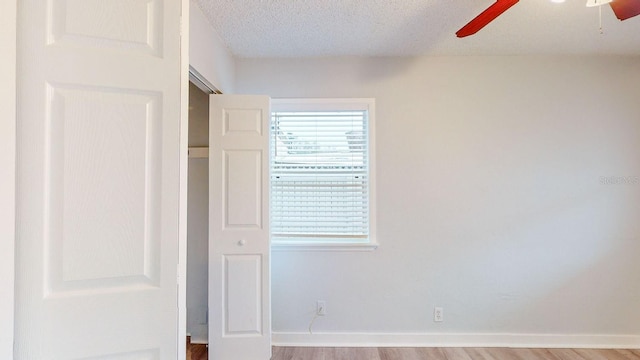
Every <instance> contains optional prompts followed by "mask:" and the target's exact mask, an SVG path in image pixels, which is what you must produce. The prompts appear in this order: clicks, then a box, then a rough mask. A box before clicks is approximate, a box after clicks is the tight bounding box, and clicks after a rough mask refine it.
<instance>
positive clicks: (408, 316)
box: [236, 56, 640, 347]
mask: <svg viewBox="0 0 640 360" xmlns="http://www.w3.org/2000/svg"><path fill="white" fill-rule="evenodd" d="M236 66H237V73H236V77H237V78H236V79H237V82H236V91H237V92H238V93H254V94H268V95H271V96H272V97H375V98H376V109H377V114H376V119H377V125H376V126H377V140H376V141H377V149H376V150H377V159H378V163H377V169H378V179H377V184H378V188H377V194H378V239H379V243H380V248H379V249H378V250H376V251H373V252H360V253H330V252H329V253H322V252H275V253H274V254H273V260H272V261H273V262H272V304H273V330H274V333H275V334H274V342H276V343H281V344H282V343H287V342H290V343H322V342H323V341H324V342H325V343H326V342H334V343H354V344H363V343H367V342H368V343H371V342H373V343H381V342H384V341H390V342H394V341H396V342H403V341H405V342H406V341H413V342H415V343H428V342H430V341H435V342H436V343H438V340H442V341H444V342H447V341H448V343H449V344H460V343H463V342H466V343H467V344H469V343H474V342H475V343H476V344H499V343H500V344H510V345H516V344H515V343H516V342H517V343H519V344H521V345H522V344H524V345H527V344H529V345H531V344H535V345H539V346H545V345H549V344H552V343H555V344H556V345H558V344H569V345H580V346H589V345H598V346H607V345H615V346H629V345H633V346H636V347H638V346H640V306H638V304H640V260H639V259H640V221H638V219H639V216H640V181H639V180H638V177H640V101H638V94H640V57H587V56H580V57H432V58H416V59H400V58H377V59H365V58H344V59H306V60H305V59H280V60H279V59H272V60H266V59H255V60H252V59H244V60H238V62H237V63H236ZM603 176H617V177H631V178H630V179H626V181H627V183H626V184H620V183H619V184H617V185H616V184H608V185H607V184H603V182H602V179H601V177H603ZM318 299H321V300H325V301H326V304H327V311H328V315H327V316H325V317H322V318H319V319H317V320H316V321H315V323H314V327H313V329H314V334H316V335H309V336H305V335H304V334H306V333H307V327H308V325H309V322H310V320H311V318H312V316H313V313H314V310H315V301H316V300H318ZM436 305H437V306H442V307H444V319H445V321H444V322H443V323H434V322H433V321H432V319H433V308H434V306H436ZM318 333H319V335H318ZM322 333H325V334H324V335H322ZM335 333H346V334H341V335H340V336H330V335H331V334H335ZM356 333H359V334H363V333H364V334H369V335H365V336H355V335H353V334H356ZM327 334H329V335H327ZM349 334H351V335H349ZM403 334H404V335H405V336H404V337H403V336H396V335H403ZM411 334H413V335H411ZM415 334H418V335H417V336H416V335H415ZM419 334H431V335H433V334H440V336H435V335H434V336H423V337H421V336H419ZM442 334H449V335H453V336H444V335H442ZM465 334H466V335H465ZM531 334H542V335H548V334H554V335H558V336H554V337H545V336H542V337H540V336H534V335H531ZM386 335H388V336H386ZM515 335H523V336H515ZM586 335H594V336H586ZM623 335H630V336H623ZM456 336H458V337H456ZM390 339H391V340H390ZM394 339H395V340H394Z"/></svg>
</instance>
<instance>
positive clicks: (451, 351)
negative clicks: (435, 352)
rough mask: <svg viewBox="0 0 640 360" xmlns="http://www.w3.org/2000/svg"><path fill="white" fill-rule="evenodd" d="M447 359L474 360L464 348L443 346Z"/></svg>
mask: <svg viewBox="0 0 640 360" xmlns="http://www.w3.org/2000/svg"><path fill="white" fill-rule="evenodd" d="M442 352H443V353H444V355H445V356H446V357H447V360H473V359H472V358H471V357H470V356H469V354H467V352H466V351H465V350H464V349H463V348H443V349H442Z"/></svg>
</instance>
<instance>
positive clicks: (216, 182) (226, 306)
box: [209, 95, 271, 360]
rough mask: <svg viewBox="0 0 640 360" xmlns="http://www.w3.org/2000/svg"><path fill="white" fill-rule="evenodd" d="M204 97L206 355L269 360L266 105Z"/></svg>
mask: <svg viewBox="0 0 640 360" xmlns="http://www.w3.org/2000/svg"><path fill="white" fill-rule="evenodd" d="M210 99H211V101H210V119H209V131H210V133H209V134H210V136H209V138H210V139H211V143H210V147H209V169H210V170H209V171H210V172H209V181H210V182H209V199H210V200H209V311H210V317H209V318H210V322H209V354H210V355H209V356H210V359H216V360H235V359H243V360H268V359H270V358H271V310H270V309H271V304H270V290H269V289H270V283H269V278H270V272H269V271H270V262H269V261H270V260H269V259H270V252H269V197H268V194H269V188H268V181H269V180H268V179H269V176H268V174H269V168H268V164H269V137H268V134H269V128H268V126H269V116H270V111H269V103H270V100H269V98H268V97H266V96H244V95H212V96H211V98H210Z"/></svg>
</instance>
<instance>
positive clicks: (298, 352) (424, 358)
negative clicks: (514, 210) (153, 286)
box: [187, 345, 640, 360]
mask: <svg viewBox="0 0 640 360" xmlns="http://www.w3.org/2000/svg"><path fill="white" fill-rule="evenodd" d="M189 353H190V354H191V357H189ZM187 354H188V355H187V360H207V347H206V345H190V346H189V345H188V346H187ZM271 360H640V350H594V349H511V348H312V347H278V346H275V347H274V348H273V357H272V358H271Z"/></svg>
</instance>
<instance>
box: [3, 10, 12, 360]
mask: <svg viewBox="0 0 640 360" xmlns="http://www.w3.org/2000/svg"><path fill="white" fill-rule="evenodd" d="M0 53H1V54H2V56H0V169H2V171H0V289H2V290H1V291H2V296H0V359H12V358H13V299H14V245H15V242H14V241H15V156H16V142H15V141H16V1H14V0H9V1H2V2H0Z"/></svg>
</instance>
